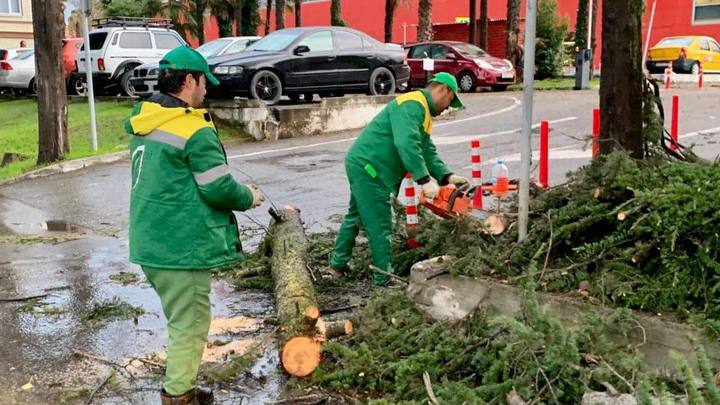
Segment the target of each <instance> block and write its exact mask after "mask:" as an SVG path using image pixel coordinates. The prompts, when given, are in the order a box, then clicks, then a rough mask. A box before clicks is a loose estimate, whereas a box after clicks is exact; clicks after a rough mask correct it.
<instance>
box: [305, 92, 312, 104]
mask: <svg viewBox="0 0 720 405" xmlns="http://www.w3.org/2000/svg"><path fill="white" fill-rule="evenodd" d="M314 98H315V95H314V94H313V93H303V99H304V100H305V102H306V103H312V101H313V99H314Z"/></svg>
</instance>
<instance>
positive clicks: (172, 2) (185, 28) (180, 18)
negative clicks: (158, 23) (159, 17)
mask: <svg viewBox="0 0 720 405" xmlns="http://www.w3.org/2000/svg"><path fill="white" fill-rule="evenodd" d="M162 13H163V15H164V16H165V18H167V19H169V20H170V21H172V28H173V30H175V31H176V32H177V33H178V34H180V36H181V37H182V38H183V39H184V40H186V41H187V36H188V33H189V34H190V35H193V36H195V35H197V22H196V21H195V17H194V16H193V14H192V13H189V12H187V9H186V8H185V5H184V4H183V1H182V0H169V1H168V2H167V4H166V5H165V7H164V8H163V10H162Z"/></svg>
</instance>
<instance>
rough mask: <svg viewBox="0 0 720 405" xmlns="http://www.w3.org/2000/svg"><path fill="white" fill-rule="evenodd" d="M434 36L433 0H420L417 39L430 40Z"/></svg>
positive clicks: (421, 40)
mask: <svg viewBox="0 0 720 405" xmlns="http://www.w3.org/2000/svg"><path fill="white" fill-rule="evenodd" d="M432 37H433V27H432V0H420V2H419V4H418V28H417V40H418V41H420V42H423V41H430V40H432Z"/></svg>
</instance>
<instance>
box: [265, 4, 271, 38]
mask: <svg viewBox="0 0 720 405" xmlns="http://www.w3.org/2000/svg"><path fill="white" fill-rule="evenodd" d="M272 3H273V0H268V2H267V6H266V8H265V35H267V34H269V33H270V17H272Z"/></svg>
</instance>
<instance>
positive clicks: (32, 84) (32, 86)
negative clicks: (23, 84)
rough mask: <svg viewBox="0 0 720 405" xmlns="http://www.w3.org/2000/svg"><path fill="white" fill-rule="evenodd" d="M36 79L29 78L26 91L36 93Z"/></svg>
mask: <svg viewBox="0 0 720 405" xmlns="http://www.w3.org/2000/svg"><path fill="white" fill-rule="evenodd" d="M37 91H38V90H37V81H36V80H35V79H32V80H30V87H28V93H30V94H32V95H37V94H38V93H37Z"/></svg>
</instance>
